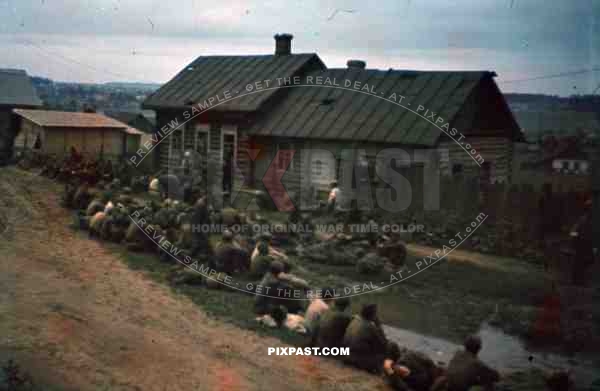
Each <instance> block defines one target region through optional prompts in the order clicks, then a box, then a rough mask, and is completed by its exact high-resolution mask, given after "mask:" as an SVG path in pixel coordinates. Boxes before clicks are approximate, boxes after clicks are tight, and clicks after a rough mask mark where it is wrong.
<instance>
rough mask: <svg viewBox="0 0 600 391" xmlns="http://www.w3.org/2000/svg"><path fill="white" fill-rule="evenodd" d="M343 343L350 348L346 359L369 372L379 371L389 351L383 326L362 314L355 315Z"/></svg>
mask: <svg viewBox="0 0 600 391" xmlns="http://www.w3.org/2000/svg"><path fill="white" fill-rule="evenodd" d="M343 345H344V346H346V347H348V348H350V355H349V356H345V357H346V358H345V361H346V362H347V363H349V364H352V365H354V366H356V367H358V368H361V369H364V370H367V371H369V372H375V373H377V372H379V371H381V369H382V366H383V360H384V359H385V356H386V351H387V339H386V337H385V334H384V332H383V330H382V329H381V327H379V326H378V325H377V324H375V322H371V321H368V320H366V319H364V318H363V317H361V316H358V315H356V316H354V318H353V319H352V321H351V322H350V324H349V325H348V328H347V329H346V333H345V334H344V339H343Z"/></svg>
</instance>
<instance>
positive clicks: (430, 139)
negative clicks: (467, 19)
mask: <svg viewBox="0 0 600 391" xmlns="http://www.w3.org/2000/svg"><path fill="white" fill-rule="evenodd" d="M307 76H313V77H316V76H321V77H323V80H324V79H325V78H329V79H330V80H332V79H334V78H335V79H336V82H337V83H338V84H340V86H341V87H342V88H339V87H334V88H326V87H324V86H314V85H313V86H307V85H303V86H294V88H291V89H290V91H289V93H288V94H287V95H286V97H285V99H283V100H282V101H281V102H279V103H278V104H277V105H276V106H275V107H273V108H272V110H270V111H269V112H267V113H265V114H264V116H262V117H261V118H260V119H259V120H258V122H256V123H255V124H254V125H253V126H252V127H251V128H250V130H249V132H250V134H255V135H265V136H278V137H291V138H313V139H330V140H354V141H358V142H360V141H372V142H385V143H399V144H411V145H424V146H433V145H435V143H436V142H437V140H438V138H439V136H440V133H441V130H440V129H439V128H438V127H437V126H436V125H434V124H432V123H431V122H430V121H428V120H427V119H425V118H423V117H422V116H421V115H419V114H424V112H423V111H421V112H420V113H419V114H417V113H416V111H417V107H418V106H419V105H421V106H423V107H425V109H428V110H429V111H430V112H434V113H436V117H435V118H436V119H437V118H438V116H440V117H442V118H443V119H444V120H445V122H450V123H451V122H452V120H453V118H454V117H455V116H456V115H457V113H458V112H459V110H460V109H461V108H462V107H463V106H464V105H465V103H466V101H467V99H468V97H469V95H470V94H471V92H472V91H473V90H474V89H475V88H476V87H477V85H478V84H479V83H480V81H481V80H482V79H483V78H485V77H490V78H491V77H493V76H495V74H494V73H493V72H487V71H477V72H434V71H423V72H421V71H407V70H392V69H390V70H388V71H383V70H376V69H357V68H345V69H328V70H322V71H314V72H311V73H310V74H308V75H307ZM303 80H306V79H305V78H303ZM345 80H350V81H351V82H352V83H353V82H354V81H359V82H361V83H362V85H363V86H364V84H365V83H366V84H368V85H369V86H371V88H373V89H374V91H375V92H376V94H375V95H376V96H374V94H366V93H362V92H360V91H358V90H353V89H352V88H349V89H344V88H343V83H344V81H345ZM392 93H396V96H397V102H398V103H400V95H402V96H404V98H403V100H402V102H401V104H402V105H403V106H404V107H400V106H398V105H396V104H394V103H392V102H389V101H386V100H385V99H383V98H389V97H390V95H391V94H392ZM433 121H435V120H433Z"/></svg>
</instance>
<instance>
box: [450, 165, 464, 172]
mask: <svg viewBox="0 0 600 391" xmlns="http://www.w3.org/2000/svg"><path fill="white" fill-rule="evenodd" d="M462 173H463V165H462V164H459V163H457V164H453V165H452V175H460V174H462Z"/></svg>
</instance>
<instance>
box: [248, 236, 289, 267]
mask: <svg viewBox="0 0 600 391" xmlns="http://www.w3.org/2000/svg"><path fill="white" fill-rule="evenodd" d="M260 243H265V244H266V245H267V248H268V249H269V252H268V253H269V255H270V256H272V257H273V258H280V259H283V260H286V259H287V255H285V254H284V253H282V252H280V251H277V250H275V249H274V248H273V246H271V234H270V233H268V232H267V233H264V234H262V235H261V238H260V240H259V241H257V242H256V247H255V248H254V251H252V258H251V261H252V262H254V260H255V259H256V258H257V257H258V255H259V252H258V246H259V244H260Z"/></svg>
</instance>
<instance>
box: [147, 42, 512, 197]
mask: <svg viewBox="0 0 600 391" xmlns="http://www.w3.org/2000/svg"><path fill="white" fill-rule="evenodd" d="M291 39H292V36H291V35H289V34H282V35H276V36H275V41H276V44H275V54H273V55H264V56H203V57H199V58H198V59H196V60H195V61H194V62H192V63H191V64H190V65H188V66H187V67H186V68H184V69H183V70H182V71H181V72H180V73H179V74H177V75H176V76H175V77H174V78H173V79H172V80H171V81H169V82H168V83H167V84H165V85H164V86H163V87H162V88H160V89H159V90H158V91H156V92H155V93H154V94H153V95H151V96H150V97H149V98H148V99H147V100H146V101H145V102H144V104H143V107H144V108H146V109H153V110H155V111H156V112H157V122H158V126H157V129H161V128H163V126H164V125H167V124H173V123H174V122H175V123H184V122H185V125H183V126H179V128H178V129H177V130H175V131H174V132H173V133H172V134H171V135H170V136H169V137H168V139H166V140H165V141H164V142H162V143H161V144H160V145H159V146H158V147H159V148H158V153H157V154H156V156H157V159H158V164H159V165H160V166H161V167H169V166H175V165H178V164H179V162H180V161H181V157H182V156H183V153H184V151H185V150H187V149H195V150H197V151H199V152H200V153H201V154H203V155H206V156H213V157H215V158H217V160H219V162H220V163H221V164H222V165H223V167H229V165H227V164H223V162H224V161H225V160H226V159H231V158H233V159H235V160H236V161H237V162H238V167H239V168H240V171H241V172H242V175H240V179H241V178H243V179H244V181H243V182H244V185H248V186H255V187H262V186H263V185H264V184H265V183H267V184H268V183H269V181H270V180H271V179H269V178H268V177H265V174H266V173H267V172H269V173H270V175H272V174H274V173H275V174H274V175H272V176H273V177H274V179H273V181H278V179H277V177H278V176H281V175H283V180H282V183H283V184H284V186H285V188H286V189H287V191H288V192H294V193H298V192H299V191H300V190H301V189H304V188H305V187H306V184H307V183H308V185H310V186H311V187H314V188H318V189H325V188H326V187H327V185H328V184H329V183H330V181H332V180H334V179H336V178H338V177H340V170H341V165H340V162H341V160H343V159H344V157H343V154H344V151H345V150H346V151H347V150H352V149H359V150H360V151H359V152H358V155H360V156H358V158H359V159H362V161H364V162H366V164H368V166H369V169H370V174H372V173H374V172H375V171H376V167H377V164H378V163H377V159H376V157H377V156H378V154H379V152H380V151H382V150H384V149H390V148H399V149H402V150H403V151H406V152H407V153H408V155H409V156H410V160H411V162H412V164H411V166H412V169H411V170H409V171H410V172H409V173H408V174H407V175H408V176H409V177H411V182H412V183H414V184H415V185H416V187H422V186H421V184H422V183H423V182H425V181H426V180H425V179H424V177H423V167H424V166H426V165H427V166H429V167H433V168H434V169H436V170H438V171H439V172H441V173H442V174H443V175H453V174H454V175H478V176H485V177H494V178H500V180H503V181H509V180H510V176H511V165H512V146H513V142H514V141H515V140H519V139H520V138H521V132H520V129H519V127H518V125H517V123H516V122H515V120H514V118H513V116H512V114H511V111H510V109H509V108H508V105H507V104H506V102H505V100H504V98H503V96H502V94H501V92H500V90H499V89H498V86H497V85H496V83H495V82H494V77H495V76H496V75H495V73H494V72H488V71H481V72H474V71H469V72H467V71H465V72H455V71H450V72H429V71H408V70H395V69H389V70H377V69H367V68H366V64H365V63H364V62H363V61H358V60H351V61H348V67H347V68H342V69H327V68H326V67H325V65H324V64H323V62H322V61H321V60H320V59H319V57H318V56H317V54H314V53H313V54H292V53H291ZM294 77H299V78H301V79H302V80H303V81H304V80H309V78H310V80H312V81H313V84H314V81H316V80H330V85H329V86H327V85H312V86H309V85H307V83H303V84H304V85H302V86H293V85H291V83H287V85H285V87H296V88H285V87H284V88H264V83H263V84H262V86H263V88H264V90H263V91H258V89H259V88H258V84H257V82H261V81H264V80H271V81H272V82H273V83H275V82H274V80H281V79H282V80H285V79H286V78H288V80H289V79H293V78H294ZM331 80H336V81H337V83H338V85H339V84H340V83H350V84H352V85H354V84H355V83H357V82H358V83H360V85H363V86H364V85H366V84H368V85H369V86H370V88H371V91H369V93H364V92H362V91H360V90H359V89H356V88H350V89H348V88H339V87H336V86H335V85H333V84H335V83H331ZM322 83H323V82H322ZM248 85H252V86H253V87H251V89H252V88H256V90H255V91H254V93H252V94H248V95H245V96H243V97H240V98H239V99H238V98H234V99H231V100H227V101H225V102H224V103H222V104H217V105H215V106H214V108H211V109H210V110H207V111H205V112H203V113H202V114H200V115H198V116H194V117H192V118H191V119H190V120H189V121H187V122H186V121H185V119H184V117H185V115H183V114H182V113H184V112H185V111H188V113H189V110H190V108H192V107H193V106H194V105H195V104H197V103H198V102H202V101H205V100H206V99H208V98H210V97H216V96H218V95H222V94H223V93H224V91H231V92H232V93H233V94H234V95H235V94H237V93H239V92H244V91H243V90H244V88H245V87H246V86H248ZM271 87H272V86H271ZM324 87H330V88H324ZM246 91H248V90H246ZM375 92H376V93H375ZM393 94H395V95H394V96H395V101H393V102H392V100H391V98H390V97H391V96H392V95H393ZM369 95H370V96H369ZM400 96H402V97H403V98H402V99H403V101H402V104H403V107H399V106H398V105H397V104H394V103H397V102H398V99H400V98H399V97H400ZM381 97H384V98H387V99H381ZM411 105H412V106H411ZM431 113H433V114H435V115H434V116H433V117H431ZM438 118H441V119H442V121H441V122H438ZM453 130H454V131H455V132H454V135H453V136H454V137H451V136H449V133H451V132H452V131H453ZM457 139H458V140H457ZM229 146H232V147H233V148H228V147H229ZM292 151H293V152H292ZM278 152H279V153H278ZM289 153H293V158H291V159H289V157H290V156H289V155H285V154H289ZM353 153H355V152H353ZM417 155H419V156H417ZM421 155H422V156H421ZM355 157H356V156H355ZM276 158H277V159H279V160H280V161H275V160H276ZM423 159H427V160H428V161H427V163H428V164H425V162H423V161H422V160H423ZM288 160H289V161H288ZM272 165H274V166H272ZM269 167H274V169H272V170H270V171H269ZM419 170H421V172H420V173H419ZM219 171H220V170H216V171H214V172H210V173H209V174H210V175H217V176H219V175H222V173H221V172H219ZM240 184H241V181H240ZM413 186H414V185H413Z"/></svg>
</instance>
